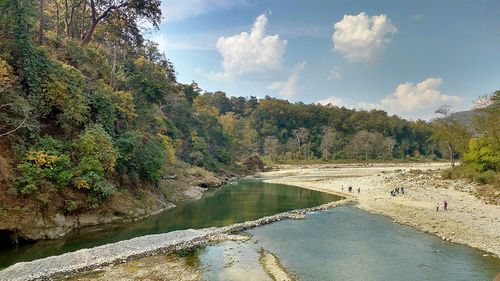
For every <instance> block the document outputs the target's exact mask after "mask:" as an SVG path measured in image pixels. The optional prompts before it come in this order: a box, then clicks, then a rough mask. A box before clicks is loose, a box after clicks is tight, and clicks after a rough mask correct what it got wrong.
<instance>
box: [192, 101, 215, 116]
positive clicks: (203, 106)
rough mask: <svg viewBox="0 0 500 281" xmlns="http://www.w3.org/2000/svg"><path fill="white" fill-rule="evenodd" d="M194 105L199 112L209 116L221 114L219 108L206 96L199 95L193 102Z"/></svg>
mask: <svg viewBox="0 0 500 281" xmlns="http://www.w3.org/2000/svg"><path fill="white" fill-rule="evenodd" d="M193 107H194V108H195V109H196V112H198V113H202V114H203V113H205V114H207V115H209V116H214V117H217V116H219V110H218V109H217V108H216V107H215V106H213V105H211V104H210V102H209V100H208V98H207V97H205V96H198V97H196V99H195V100H194V102H193Z"/></svg>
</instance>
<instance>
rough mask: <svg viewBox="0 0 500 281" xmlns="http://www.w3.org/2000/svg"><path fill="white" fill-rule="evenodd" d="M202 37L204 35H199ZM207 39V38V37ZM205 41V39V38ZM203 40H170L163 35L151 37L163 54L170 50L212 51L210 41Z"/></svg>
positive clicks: (157, 34) (158, 34) (191, 38)
mask: <svg viewBox="0 0 500 281" xmlns="http://www.w3.org/2000/svg"><path fill="white" fill-rule="evenodd" d="M199 36H200V37H201V36H202V35H199ZM205 37H207V36H205ZM203 39H205V38H203ZM203 39H201V38H196V37H190V38H183V39H181V40H179V39H178V38H176V40H172V38H171V39H168V38H167V37H166V36H165V35H164V34H162V33H156V34H154V35H153V36H152V37H151V40H153V41H154V42H156V43H158V48H159V49H160V50H161V51H162V52H168V51H170V50H198V51H200V50H210V49H213V45H210V44H209V43H208V42H209V41H208V40H203Z"/></svg>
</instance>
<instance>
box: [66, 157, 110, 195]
mask: <svg viewBox="0 0 500 281" xmlns="http://www.w3.org/2000/svg"><path fill="white" fill-rule="evenodd" d="M75 174H76V177H75V179H74V180H73V182H74V184H75V186H76V187H77V188H78V189H85V190H88V191H89V192H90V195H92V196H93V197H95V198H96V199H97V203H98V202H100V201H104V200H106V199H107V198H108V197H109V196H111V195H112V194H113V193H114V192H115V191H116V188H115V187H114V185H112V184H111V183H109V182H108V181H107V180H106V179H105V178H104V168H103V166H102V165H101V163H100V162H99V160H97V159H96V158H94V157H91V156H84V157H83V158H82V159H81V160H80V162H79V163H78V166H77V169H76V173H75Z"/></svg>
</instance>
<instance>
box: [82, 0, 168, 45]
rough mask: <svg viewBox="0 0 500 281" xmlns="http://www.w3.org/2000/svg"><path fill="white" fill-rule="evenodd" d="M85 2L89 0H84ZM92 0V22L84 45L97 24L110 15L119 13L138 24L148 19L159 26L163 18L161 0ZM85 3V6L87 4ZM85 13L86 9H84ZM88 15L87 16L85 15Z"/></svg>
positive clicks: (83, 43)
mask: <svg viewBox="0 0 500 281" xmlns="http://www.w3.org/2000/svg"><path fill="white" fill-rule="evenodd" d="M84 1H85V4H86V1H87V0H84ZM88 1H90V16H89V17H88V18H89V20H90V23H89V24H88V28H87V30H86V31H85V32H84V36H83V38H82V45H85V44H88V43H89V42H90V40H91V39H92V35H93V34H94V31H95V29H96V27H97V25H98V24H99V23H100V22H102V21H104V20H105V19H108V18H109V17H111V16H113V15H115V14H117V13H119V14H120V15H122V16H123V17H124V18H125V19H126V22H127V23H130V24H133V25H137V23H138V21H139V20H147V21H149V22H150V23H151V24H152V25H153V26H154V27H158V24H159V23H160V20H161V9H160V4H161V3H160V1H159V0H122V1H119V0H101V1H99V0H88ZM85 4H84V7H85V6H86V5H85ZM83 14H84V15H85V9H84V10H83ZM84 17H87V16H84Z"/></svg>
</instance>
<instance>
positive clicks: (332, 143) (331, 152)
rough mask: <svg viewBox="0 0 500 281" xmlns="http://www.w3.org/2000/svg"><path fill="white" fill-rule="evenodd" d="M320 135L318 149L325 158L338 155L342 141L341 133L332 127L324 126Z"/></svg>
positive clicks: (329, 158) (328, 158) (332, 157)
mask: <svg viewBox="0 0 500 281" xmlns="http://www.w3.org/2000/svg"><path fill="white" fill-rule="evenodd" d="M323 131H324V132H323V136H321V144H320V149H321V153H322V156H323V159H325V160H332V159H335V157H336V156H337V155H338V153H339V152H340V150H342V147H343V146H344V142H343V139H342V135H341V133H339V132H337V131H336V130H335V128H333V127H326V128H325V129H324V130H323Z"/></svg>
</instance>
